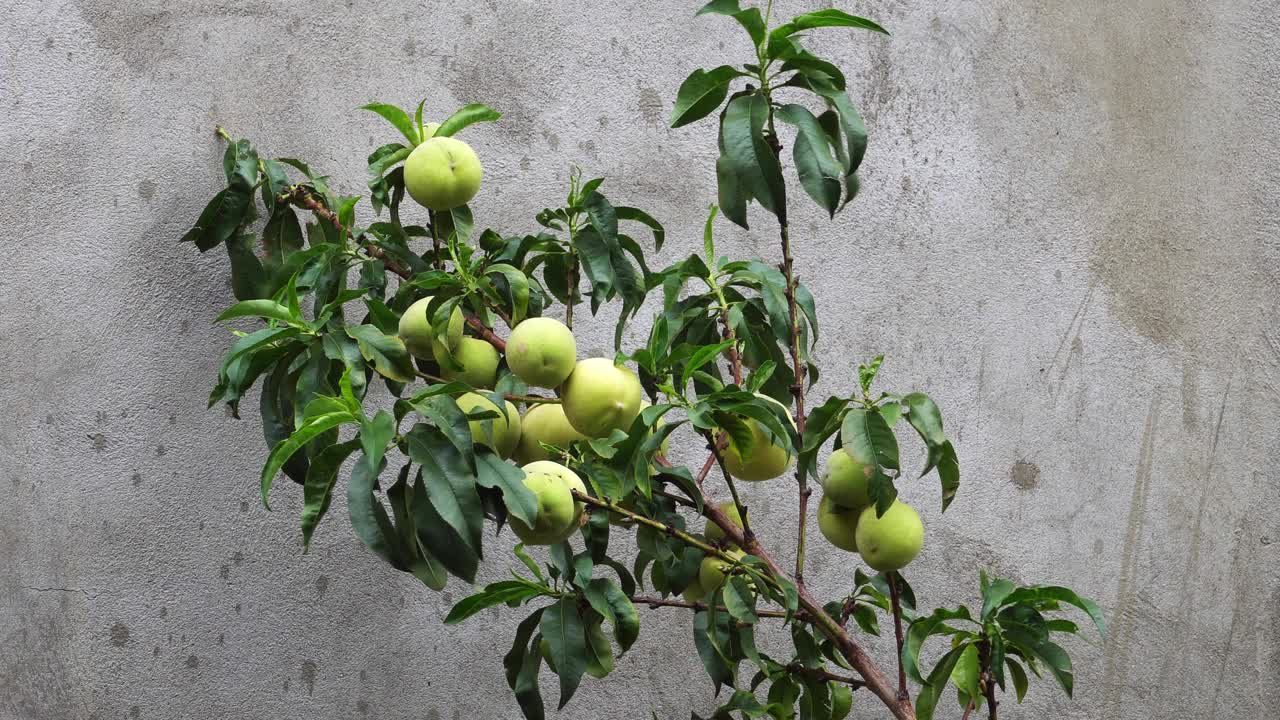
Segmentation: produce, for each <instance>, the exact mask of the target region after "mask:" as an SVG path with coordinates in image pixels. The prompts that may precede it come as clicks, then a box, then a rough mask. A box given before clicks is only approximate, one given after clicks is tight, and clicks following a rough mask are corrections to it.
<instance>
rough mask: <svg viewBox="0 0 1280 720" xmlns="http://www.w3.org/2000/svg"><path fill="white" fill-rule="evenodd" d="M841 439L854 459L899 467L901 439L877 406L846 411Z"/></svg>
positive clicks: (866, 462)
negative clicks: (898, 438) (894, 433)
mask: <svg viewBox="0 0 1280 720" xmlns="http://www.w3.org/2000/svg"><path fill="white" fill-rule="evenodd" d="M840 440H841V442H843V444H844V449H845V451H846V452H848V453H849V455H851V456H852V457H853V458H854V459H855V460H858V461H859V462H861V463H863V464H872V463H874V464H877V465H879V466H881V467H886V468H890V469H893V470H897V469H898V440H897V438H896V437H894V435H893V430H891V429H890V428H889V424H888V423H886V422H885V420H884V417H883V416H882V415H881V414H880V413H879V412H878V411H877V410H875V409H867V408H853V409H851V410H849V411H848V412H847V413H845V416H844V421H843V422H842V423H841V425H840Z"/></svg>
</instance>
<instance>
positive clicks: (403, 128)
mask: <svg viewBox="0 0 1280 720" xmlns="http://www.w3.org/2000/svg"><path fill="white" fill-rule="evenodd" d="M360 109H361V110H370V111H372V112H375V113H377V114H379V115H381V116H382V118H383V119H384V120H386V121H387V122H389V123H391V124H392V125H394V126H395V128H396V129H397V130H399V131H400V134H401V135H404V137H405V139H406V140H408V141H409V144H410V145H417V144H418V128H417V127H415V126H414V124H413V119H412V118H410V117H409V114H408V113H406V112H405V111H404V110H401V109H400V108H398V107H396V106H395V105H387V104H385V103H369V104H368V105H361V106H360Z"/></svg>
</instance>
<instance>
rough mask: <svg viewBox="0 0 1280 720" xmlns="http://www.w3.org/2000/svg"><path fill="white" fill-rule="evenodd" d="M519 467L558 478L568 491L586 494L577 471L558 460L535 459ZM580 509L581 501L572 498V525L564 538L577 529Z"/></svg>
mask: <svg viewBox="0 0 1280 720" xmlns="http://www.w3.org/2000/svg"><path fill="white" fill-rule="evenodd" d="M520 469H521V470H524V472H525V474H526V475H528V474H530V473H533V474H536V475H550V476H552V477H556V478H559V479H560V482H562V483H564V486H565V487H566V488H568V489H569V490H570V491H573V490H577V491H578V492H580V493H582V494H583V495H586V494H587V486H586V485H585V484H583V482H582V478H580V477H578V474H577V473H575V472H574V471H572V470H570V469H569V468H567V467H565V466H563V465H561V464H560V463H558V462H552V461H550V460H535V461H533V462H531V463H528V464H526V465H522V466H521V467H520ZM582 510H583V505H582V502H581V501H580V500H574V501H573V527H572V528H570V529H569V532H568V533H566V534H565V536H564V538H567V537H569V536H570V535H572V534H573V533H574V531H575V530H577V529H578V526H579V525H580V524H581V523H582ZM564 538H561V540H563V539H564ZM557 542H559V541H557Z"/></svg>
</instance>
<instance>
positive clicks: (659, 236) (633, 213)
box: [613, 205, 667, 250]
mask: <svg viewBox="0 0 1280 720" xmlns="http://www.w3.org/2000/svg"><path fill="white" fill-rule="evenodd" d="M613 211H614V214H615V215H617V217H618V219H619V220H630V221H633V222H638V223H640V224H642V225H644V226H646V227H648V228H649V230H650V231H651V232H652V233H653V246H654V249H655V250H661V249H662V243H663V241H664V240H666V237H667V231H666V230H665V229H663V227H662V223H660V222H658V221H657V220H654V219H653V217H652V216H651V215H649V213H647V212H645V211H643V210H640V209H638V208H633V207H628V206H626V205H617V206H614V208H613Z"/></svg>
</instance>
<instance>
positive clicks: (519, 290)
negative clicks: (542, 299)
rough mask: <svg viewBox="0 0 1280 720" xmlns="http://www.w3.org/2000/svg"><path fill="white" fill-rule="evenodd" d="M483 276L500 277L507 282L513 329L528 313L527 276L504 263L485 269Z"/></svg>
mask: <svg viewBox="0 0 1280 720" xmlns="http://www.w3.org/2000/svg"><path fill="white" fill-rule="evenodd" d="M484 273H485V275H500V276H502V277H504V278H506V280H507V287H508V288H509V289H510V292H511V300H512V307H511V324H512V326H513V327H514V326H515V325H519V324H520V321H521V320H524V318H525V315H526V314H527V313H528V312H529V276H527V275H525V274H524V271H522V270H520V269H518V268H515V267H513V266H511V265H507V264H506V263H498V264H496V265H490V266H489V267H487V268H485V271H484Z"/></svg>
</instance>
